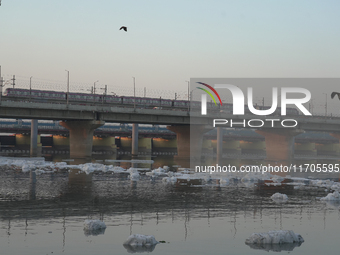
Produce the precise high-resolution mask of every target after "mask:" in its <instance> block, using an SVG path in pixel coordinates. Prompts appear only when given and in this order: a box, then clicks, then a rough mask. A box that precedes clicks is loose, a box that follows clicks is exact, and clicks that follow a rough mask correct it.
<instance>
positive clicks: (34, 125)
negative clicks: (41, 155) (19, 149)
mask: <svg viewBox="0 0 340 255" xmlns="http://www.w3.org/2000/svg"><path fill="white" fill-rule="evenodd" d="M30 155H31V157H37V156H38V120H31V146H30Z"/></svg>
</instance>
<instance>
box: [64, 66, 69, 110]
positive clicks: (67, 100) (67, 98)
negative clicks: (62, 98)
mask: <svg viewBox="0 0 340 255" xmlns="http://www.w3.org/2000/svg"><path fill="white" fill-rule="evenodd" d="M65 71H66V72H67V92H66V104H67V105H68V102H69V92H70V71H67V70H65Z"/></svg>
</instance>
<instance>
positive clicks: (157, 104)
mask: <svg viewBox="0 0 340 255" xmlns="http://www.w3.org/2000/svg"><path fill="white" fill-rule="evenodd" d="M68 97H69V98H68V101H69V102H70V103H72V104H85V103H87V104H105V105H124V106H126V107H134V105H136V107H137V108H149V109H152V108H154V109H167V108H171V109H172V110H188V109H190V110H195V111H200V109H201V102H199V101H192V102H189V101H187V100H172V99H163V98H161V97H160V98H149V97H135V98H134V97H125V96H114V95H103V94H95V95H94V94H87V93H72V92H70V93H69V94H68ZM4 98H6V99H7V100H12V101H14V100H20V101H22V100H31V101H39V102H55V103H64V102H65V101H66V100H67V93H65V92H60V91H52V90H35V89H34V90H33V89H32V90H29V89H17V88H7V89H6V90H5V92H4ZM207 108H208V112H209V111H212V112H225V113H232V111H233V104H228V103H224V104H223V105H218V106H216V105H215V104H214V103H213V102H208V103H207ZM256 108H257V109H268V107H266V106H265V107H262V106H257V107H256ZM280 110H281V109H280V107H278V108H277V110H276V111H275V112H274V113H273V114H272V115H277V114H280ZM245 113H246V114H247V113H250V111H249V110H248V107H247V106H245ZM298 114H299V112H298V110H297V109H295V108H287V115H298Z"/></svg>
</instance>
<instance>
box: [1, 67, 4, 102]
mask: <svg viewBox="0 0 340 255" xmlns="http://www.w3.org/2000/svg"><path fill="white" fill-rule="evenodd" d="M3 81H4V80H3V79H2V77H1V66H0V87H1V88H0V89H1V91H0V102H1V100H2V83H3Z"/></svg>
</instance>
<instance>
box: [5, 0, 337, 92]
mask: <svg viewBox="0 0 340 255" xmlns="http://www.w3.org/2000/svg"><path fill="white" fill-rule="evenodd" d="M339 12H340V2H339V1H338V0H322V1H314V0H282V1H281V0H257V1H256V0H213V1H208V0H181V1H179V0H172V1H161V0H148V1H146V0H134V1H132V0H124V1H119V0H117V1H109V0H105V1H104V0H97V1H94V0H91V1H90V0H2V5H1V6H0V65H1V67H2V76H4V77H5V79H9V78H10V76H11V75H13V74H15V75H16V77H17V79H18V84H20V82H24V81H27V83H28V82H29V77H30V76H33V78H32V82H33V84H34V82H38V81H39V82H40V84H41V82H43V81H44V80H50V81H52V82H51V84H52V85H48V86H52V87H51V89H55V88H53V82H55V83H56V84H57V83H63V82H65V84H66V77H67V72H65V69H67V70H69V71H70V80H71V90H72V88H76V87H77V88H78V89H79V87H84V88H89V87H90V86H91V84H93V83H94V82H95V81H97V80H99V82H98V83H97V86H98V87H101V86H103V85H104V84H107V85H108V87H109V89H110V90H111V91H114V90H116V89H118V88H116V87H117V86H118V87H125V88H132V87H133V79H132V77H133V76H134V77H136V87H137V88H138V89H141V88H144V87H147V90H148V91H149V90H152V89H154V90H173V91H186V87H187V83H186V82H185V81H186V80H189V79H190V78H191V77H339V70H340V47H339V45H340V33H339V31H340V15H339ZM122 25H124V26H127V27H128V32H124V31H119V28H120V27H121V26H122ZM48 88H49V87H48ZM118 90H119V89H118ZM120 94H122V92H121V93H120Z"/></svg>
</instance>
